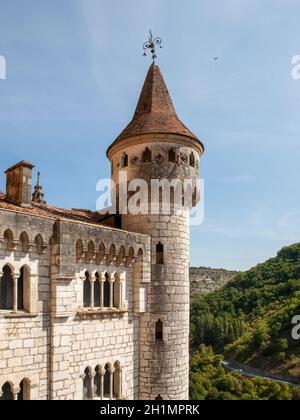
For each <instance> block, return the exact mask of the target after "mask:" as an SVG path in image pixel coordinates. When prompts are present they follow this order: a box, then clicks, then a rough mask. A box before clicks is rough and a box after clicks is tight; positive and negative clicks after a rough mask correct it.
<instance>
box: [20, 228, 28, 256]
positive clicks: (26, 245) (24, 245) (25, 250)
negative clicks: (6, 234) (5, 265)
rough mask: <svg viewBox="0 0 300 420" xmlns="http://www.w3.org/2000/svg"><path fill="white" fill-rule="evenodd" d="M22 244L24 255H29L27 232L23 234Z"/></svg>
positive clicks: (21, 237)
mask: <svg viewBox="0 0 300 420" xmlns="http://www.w3.org/2000/svg"><path fill="white" fill-rule="evenodd" d="M20 244H21V248H22V252H24V254H27V253H28V251H29V239H28V235H27V233H26V232H23V233H21V236H20Z"/></svg>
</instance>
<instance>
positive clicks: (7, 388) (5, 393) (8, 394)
mask: <svg viewBox="0 0 300 420" xmlns="http://www.w3.org/2000/svg"><path fill="white" fill-rule="evenodd" d="M0 400H2V401H13V400H14V393H13V389H12V385H11V384H10V383H9V382H6V383H5V384H4V385H3V387H2V396H1V397H0Z"/></svg>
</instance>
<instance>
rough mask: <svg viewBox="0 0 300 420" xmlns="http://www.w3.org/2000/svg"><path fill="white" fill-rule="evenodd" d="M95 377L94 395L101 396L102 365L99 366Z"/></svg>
mask: <svg viewBox="0 0 300 420" xmlns="http://www.w3.org/2000/svg"><path fill="white" fill-rule="evenodd" d="M95 372H96V373H95V377H94V395H95V396H96V397H98V398H101V367H100V366H97V367H96V369H95Z"/></svg>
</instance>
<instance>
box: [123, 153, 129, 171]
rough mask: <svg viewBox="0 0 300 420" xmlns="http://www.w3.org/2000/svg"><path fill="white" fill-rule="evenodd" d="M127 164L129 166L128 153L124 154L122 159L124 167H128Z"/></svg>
mask: <svg viewBox="0 0 300 420" xmlns="http://www.w3.org/2000/svg"><path fill="white" fill-rule="evenodd" d="M127 166H128V155H127V153H125V154H124V155H123V159H122V167H123V168H127Z"/></svg>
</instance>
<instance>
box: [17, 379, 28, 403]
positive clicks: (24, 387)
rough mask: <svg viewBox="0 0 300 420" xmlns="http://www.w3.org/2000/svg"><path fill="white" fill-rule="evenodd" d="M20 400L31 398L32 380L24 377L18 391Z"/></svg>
mask: <svg viewBox="0 0 300 420" xmlns="http://www.w3.org/2000/svg"><path fill="white" fill-rule="evenodd" d="M18 400H19V401H29V400H30V381H29V380H28V379H23V381H22V382H21V383H20V392H19V393H18Z"/></svg>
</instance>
